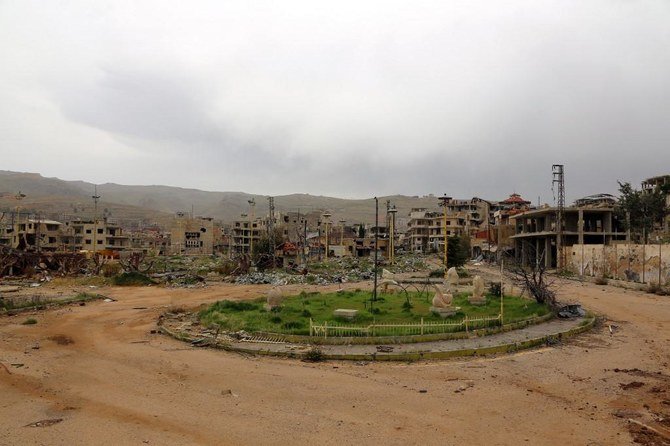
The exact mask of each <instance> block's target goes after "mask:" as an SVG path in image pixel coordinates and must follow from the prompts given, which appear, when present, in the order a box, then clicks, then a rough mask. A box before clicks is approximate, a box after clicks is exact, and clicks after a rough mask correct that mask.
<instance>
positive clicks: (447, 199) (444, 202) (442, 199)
mask: <svg viewBox="0 0 670 446" xmlns="http://www.w3.org/2000/svg"><path fill="white" fill-rule="evenodd" d="M439 200H440V206H442V207H444V211H443V212H442V216H443V218H444V221H443V225H444V280H447V270H448V269H449V267H448V264H449V263H448V260H449V256H448V254H447V252H448V251H447V249H448V244H449V241H448V239H449V237H448V235H447V203H449V202H450V201H451V197H448V196H447V194H444V195H443V196H442V197H440V198H439Z"/></svg>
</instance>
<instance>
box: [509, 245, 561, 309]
mask: <svg viewBox="0 0 670 446" xmlns="http://www.w3.org/2000/svg"><path fill="white" fill-rule="evenodd" d="M526 249H527V252H528V254H529V257H530V258H531V259H533V260H534V262H530V264H529V265H523V264H522V263H521V262H519V261H516V260H514V259H506V260H505V266H507V269H506V275H507V277H508V278H509V279H510V280H511V281H512V283H514V284H515V285H516V286H518V287H519V288H521V290H522V292H523V291H527V292H528V294H530V295H531V296H532V297H533V298H534V299H535V301H536V302H537V303H540V304H547V305H548V306H549V307H550V308H551V309H552V310H555V309H556V308H557V307H558V303H557V301H556V286H555V283H554V281H553V280H551V279H549V277H548V275H547V268H546V266H545V256H546V252H545V250H541V251H539V252H538V251H536V249H535V246H534V245H533V244H532V243H527V244H526Z"/></svg>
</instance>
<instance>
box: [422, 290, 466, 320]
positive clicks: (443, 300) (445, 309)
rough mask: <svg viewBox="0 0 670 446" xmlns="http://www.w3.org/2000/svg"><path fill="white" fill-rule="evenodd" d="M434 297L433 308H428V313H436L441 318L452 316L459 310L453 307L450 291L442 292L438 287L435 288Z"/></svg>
mask: <svg viewBox="0 0 670 446" xmlns="http://www.w3.org/2000/svg"><path fill="white" fill-rule="evenodd" d="M435 290H436V291H435V296H433V306H432V307H430V311H431V312H433V313H437V314H439V315H440V316H442V317H449V316H453V315H454V314H456V313H457V312H458V310H460V309H461V308H460V307H453V306H452V305H451V301H452V300H453V295H452V294H451V291H449V290H447V292H446V293H445V292H443V291H442V289H441V288H440V287H435Z"/></svg>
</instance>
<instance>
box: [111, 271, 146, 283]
mask: <svg viewBox="0 0 670 446" xmlns="http://www.w3.org/2000/svg"><path fill="white" fill-rule="evenodd" d="M112 282H113V283H114V285H116V286H146V285H152V284H154V283H155V282H154V281H153V280H151V279H150V278H149V277H148V276H146V275H144V274H142V273H137V272H132V273H123V274H119V275H118V276H114V278H113V280H112Z"/></svg>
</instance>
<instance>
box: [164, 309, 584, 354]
mask: <svg viewBox="0 0 670 446" xmlns="http://www.w3.org/2000/svg"><path fill="white" fill-rule="evenodd" d="M584 321H585V323H580V324H579V325H578V326H577V327H573V328H571V329H569V330H565V331H562V332H558V333H552V334H548V335H544V336H539V337H536V338H532V339H527V340H524V341H522V342H513V343H505V344H500V345H494V346H489V347H478V348H471V349H459V350H449V351H425V352H422V351H416V352H398V353H393V352H390V353H371V354H367V353H365V354H335V353H328V352H323V351H322V352H321V356H322V357H323V359H332V360H349V361H419V360H422V359H448V358H456V357H468V356H483V355H491V354H498V353H512V352H516V351H519V350H524V349H529V348H533V347H538V346H541V345H545V344H548V343H550V342H552V341H560V340H563V339H567V338H569V337H572V336H575V335H578V334H580V333H584V332H586V331H588V330H590V329H591V328H593V326H594V324H595V321H596V318H595V316H587V317H584V318H582V322H584ZM159 330H160V331H161V333H163V334H166V335H168V336H171V337H173V338H175V339H178V340H181V341H186V342H193V341H196V340H197V339H196V338H193V337H192V336H190V335H187V334H184V333H181V332H173V331H172V330H170V329H168V328H166V327H165V326H163V325H159ZM445 342H449V341H445ZM207 346H208V347H213V348H220V349H222V350H227V351H232V352H238V353H246V354H252V355H263V356H278V357H284V358H295V359H303V358H305V355H306V353H307V352H308V351H309V350H311V349H312V348H315V347H316V348H318V346H310V345H304V348H302V349H301V350H300V351H292V352H286V351H271V350H263V349H252V348H244V347H240V346H238V345H233V344H229V343H216V344H213V345H207Z"/></svg>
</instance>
